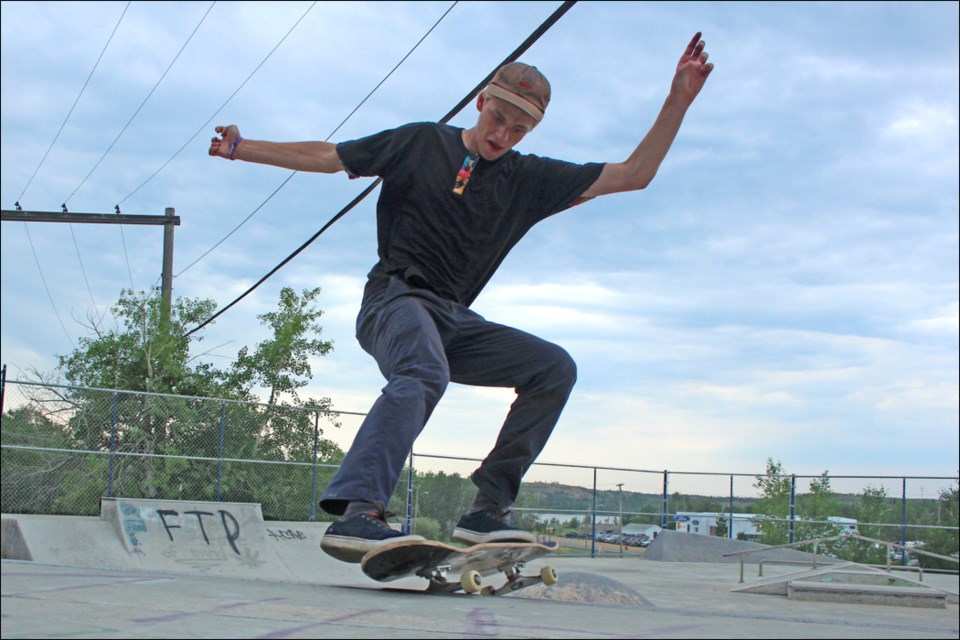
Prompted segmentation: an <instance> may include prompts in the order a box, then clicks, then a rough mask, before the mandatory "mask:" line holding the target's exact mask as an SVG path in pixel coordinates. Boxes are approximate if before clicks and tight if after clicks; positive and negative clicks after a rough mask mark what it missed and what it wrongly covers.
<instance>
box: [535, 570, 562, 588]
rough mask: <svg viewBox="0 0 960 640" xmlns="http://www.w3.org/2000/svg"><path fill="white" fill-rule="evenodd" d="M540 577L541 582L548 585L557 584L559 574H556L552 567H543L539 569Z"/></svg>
mask: <svg viewBox="0 0 960 640" xmlns="http://www.w3.org/2000/svg"><path fill="white" fill-rule="evenodd" d="M540 578H541V579H542V580H543V584H545V585H546V586H548V587H549V586H550V585H554V584H557V581H558V580H559V579H560V576H558V575H557V570H556V569H554V568H553V567H544V568H543V569H540Z"/></svg>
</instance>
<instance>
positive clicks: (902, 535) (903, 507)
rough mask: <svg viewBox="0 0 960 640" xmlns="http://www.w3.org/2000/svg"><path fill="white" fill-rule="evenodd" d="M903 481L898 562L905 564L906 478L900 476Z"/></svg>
mask: <svg viewBox="0 0 960 640" xmlns="http://www.w3.org/2000/svg"><path fill="white" fill-rule="evenodd" d="M901 480H902V481H903V490H902V492H901V495H902V497H901V499H900V544H901V545H902V546H901V547H900V550H901V553H900V564H901V565H906V564H907V478H906V476H904V477H903V478H901Z"/></svg>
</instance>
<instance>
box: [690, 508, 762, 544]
mask: <svg viewBox="0 0 960 640" xmlns="http://www.w3.org/2000/svg"><path fill="white" fill-rule="evenodd" d="M720 518H723V519H724V521H725V522H726V525H727V528H728V534H727V537H729V538H738V539H745V540H753V539H755V538H758V537H759V536H760V532H759V531H757V527H756V526H755V525H754V523H753V518H754V514H752V513H734V514H733V526H732V527H731V526H730V514H727V513H722V514H721V513H712V512H706V511H678V512H677V515H676V523H677V531H682V532H684V533H698V534H700V535H705V536H715V535H717V521H718V520H719V519H720Z"/></svg>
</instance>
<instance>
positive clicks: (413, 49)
mask: <svg viewBox="0 0 960 640" xmlns="http://www.w3.org/2000/svg"><path fill="white" fill-rule="evenodd" d="M458 1H459V0H457V1H455V2H454V3H453V4H451V5H450V7H449V8H448V9H447V10H446V11H444V12H443V15H442V16H440V18H439V19H438V20H437V21H436V22H435V23H433V26H432V27H430V29H428V30H427V32H426V33H425V34H423V37H422V38H420V40H418V41H417V43H416V44H415V45H413V48H412V49H410V51H408V52H407V54H406V55H405V56H403V58H401V59H400V62H398V63H397V64H396V65H394V67H393V69H391V70H390V72H389V73H387V75H385V76H384V77H383V79H382V80H381V81H380V82H378V83H377V86H375V87H374V88H373V89H371V91H370V93H368V94H367V95H366V97H365V98H364V99H363V100H361V101H360V103H359V104H358V105H357V106H356V107H354V108H353V111H351V112H350V113H349V114H347V117H346V118H344V119H343V121H342V122H341V123H340V124H338V125H337V126H336V128H335V129H334V130H333V131H331V132H330V133H329V135H327V137H326V138H324V142H326V141H328V140H330V138H332V137H333V136H334V135H335V134H336V133H337V131H339V130H340V128H341V127H343V125H345V124H346V123H347V121H348V120H349V119H350V118H352V117H353V114H355V113H356V112H357V111H358V110H359V109H360V107H362V106H363V105H364V103H366V101H367V100H369V99H370V96H372V95H373V94H374V93H376V92H377V89H379V88H380V87H381V86H383V83H384V82H386V81H387V79H388V78H390V76H392V75H393V74H394V72H395V71H396V70H397V69H399V68H400V65H402V64H403V63H404V62H406V60H407V58H409V57H410V56H411V55H412V54H413V52H414V51H416V50H417V47H419V46H420V45H421V44H422V43H423V41H424V40H426V39H427V36H429V35H430V34H431V33H433V30H434V29H436V28H437V25H439V24H440V23H441V22H442V21H443V19H444V18H446V17H447V14H448V13H450V12H451V11H453V8H454V7H455V6H457V2H458ZM297 173H298V172H297V171H294V172H293V173H291V174H290V175H289V176H287V177H286V179H285V180H284V181H283V182H281V183H280V186H278V187H277V188H276V189H274V190H273V193H271V194H270V195H269V196H267V198H266V200H264V201H263V202H261V203H260V204H259V206H257V208H256V209H254V210H253V211H252V212H251V213H250V215H248V216H247V217H246V218H244V219H243V220H242V221H241V222H240V224H238V225H237V226H236V227H234V228H233V230H232V231H231V232H230V233H228V234H227V235H225V236H224V237H223V238H221V239H220V241H219V242H217V243H216V244H215V245H213V246H212V247H210V248H209V249H207V250H206V251H204V252H203V253H202V254H201V255H200V257H199V258H197V259H196V260H194V261H193V262H191V263H190V264H188V265H187V266H186V267H184V269H183V270H182V271H180V273H178V274H176V275H175V276H174V277H175V278H179V277H180V276H181V275H183V274H184V273H186V271H187V270H189V269H190V268H191V267H193V266H194V265H195V264H197V263H198V262H200V261H201V260H203V259H204V258H206V257H207V256H208V255H210V253H212V252H213V251H214V250H215V249H216V248H217V247H219V246H220V245H221V244H223V243H224V242H225V241H226V240H227V238H229V237H230V236H232V235H233V234H234V233H236V232H237V231H238V230H239V229H240V227H242V226H243V225H245V224H247V222H248V221H249V220H250V218H252V217H253V216H255V215H256V214H257V212H259V211H260V209H262V208H263V207H264V205H266V204H267V203H268V202H270V200H272V199H273V196H275V195H277V193H279V192H280V190H281V189H283V188H284V187H285V186H286V185H287V183H288V182H290V180H291V179H292V178H293V176H295V175H297Z"/></svg>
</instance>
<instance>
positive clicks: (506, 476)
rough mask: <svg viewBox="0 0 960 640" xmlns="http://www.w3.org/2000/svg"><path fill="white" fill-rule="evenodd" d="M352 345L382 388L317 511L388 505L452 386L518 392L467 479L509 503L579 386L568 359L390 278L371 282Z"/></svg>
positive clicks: (532, 339)
mask: <svg viewBox="0 0 960 640" xmlns="http://www.w3.org/2000/svg"><path fill="white" fill-rule="evenodd" d="M357 339H358V340H359V342H360V346H361V347H363V349H364V350H365V351H366V352H367V353H369V354H370V355H372V356H373V357H374V358H375V359H376V361H377V364H378V365H379V367H380V371H381V373H383V376H384V378H386V380H387V385H386V386H385V387H384V388H383V390H382V393H381V395H380V397H379V398H378V399H377V401H376V402H375V403H374V405H373V408H372V409H371V410H370V413H368V414H367V417H366V419H365V420H364V421H363V424H362V425H361V427H360V431H359V432H358V433H357V436H356V438H355V439H354V441H353V445H352V446H351V447H350V450H349V452H348V453H347V456H346V458H345V459H344V461H343V464H342V465H341V466H340V470H339V471H338V472H337V474H336V476H334V478H333V480H332V481H331V483H330V486H329V487H328V488H327V490H326V492H325V493H324V495H323V498H322V499H321V501H320V506H321V508H322V509H323V510H324V511H326V512H328V513H331V514H333V515H343V513H344V510H345V509H346V507H347V504H348V503H349V502H350V501H352V500H362V501H366V502H372V503H376V504H380V505H382V506H386V505H387V504H388V502H389V500H390V496H391V495H392V494H393V490H394V488H395V487H396V485H397V481H398V480H399V478H400V474H401V472H402V471H403V467H404V464H405V463H406V460H407V456H408V455H409V454H410V451H411V449H412V448H413V443H414V440H416V438H417V436H418V435H419V434H420V431H421V430H422V429H423V427H424V425H426V423H427V420H428V419H429V418H430V414H431V413H432V412H433V409H434V407H436V406H437V403H438V402H439V401H440V398H441V396H443V393H444V391H445V390H446V388H447V384H448V383H450V382H456V383H459V384H468V385H476V386H486V387H513V388H514V389H515V390H516V392H517V399H516V400H515V401H514V403H513V405H512V406H511V407H510V412H509V413H508V414H507V418H506V421H505V422H504V423H503V427H502V428H501V430H500V435H499V437H498V438H497V442H496V444H495V445H494V447H493V450H492V451H491V452H490V453H489V454H488V455H487V457H486V459H485V460H483V462H482V463H481V465H480V467H479V468H478V469H477V470H476V471H475V472H474V473H473V474H472V475H471V480H473V482H474V484H475V485H476V486H477V487H478V488H479V489H480V490H481V491H483V492H484V493H485V494H487V495H488V496H489V497H491V498H493V499H494V500H496V502H497V503H498V504H500V505H501V506H502V507H508V506H510V505H512V504H513V503H514V501H515V500H516V499H517V493H518V492H519V491H520V481H521V479H522V478H523V475H524V474H525V473H526V471H527V469H528V468H529V467H530V465H531V464H533V461H534V460H535V459H536V458H537V456H538V455H539V454H540V452H541V451H542V450H543V447H544V445H545V444H546V443H547V439H548V438H549V437H550V433H551V432H552V431H553V427H554V426H555V425H556V423H557V420H558V419H559V418H560V413H561V411H563V407H564V405H565V404H566V402H567V398H568V397H569V395H570V391H571V389H572V388H573V385H574V383H575V382H576V379H577V368H576V364H575V363H574V362H573V359H572V358H571V357H570V356H569V354H567V352H566V351H564V350H563V349H562V348H561V347H558V346H557V345H555V344H552V343H550V342H547V341H545V340H542V339H540V338H537V337H536V336H532V335H530V334H528V333H524V332H523V331H519V330H517V329H512V328H510V327H506V326H503V325H499V324H495V323H492V322H488V321H487V320H485V319H484V318H483V317H481V316H480V315H479V314H477V313H474V312H473V311H471V310H470V309H468V308H467V307H465V306H463V305H460V304H457V303H455V302H451V301H449V300H446V299H444V298H441V297H440V296H437V295H435V294H434V293H432V292H430V291H427V290H425V289H420V288H415V287H411V286H410V285H408V284H407V283H406V282H404V281H403V280H400V279H399V278H393V277H391V278H389V279H375V280H371V282H370V283H369V284H368V285H367V290H366V292H365V294H364V299H363V304H362V305H361V308H360V313H359V315H358V316H357Z"/></svg>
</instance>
